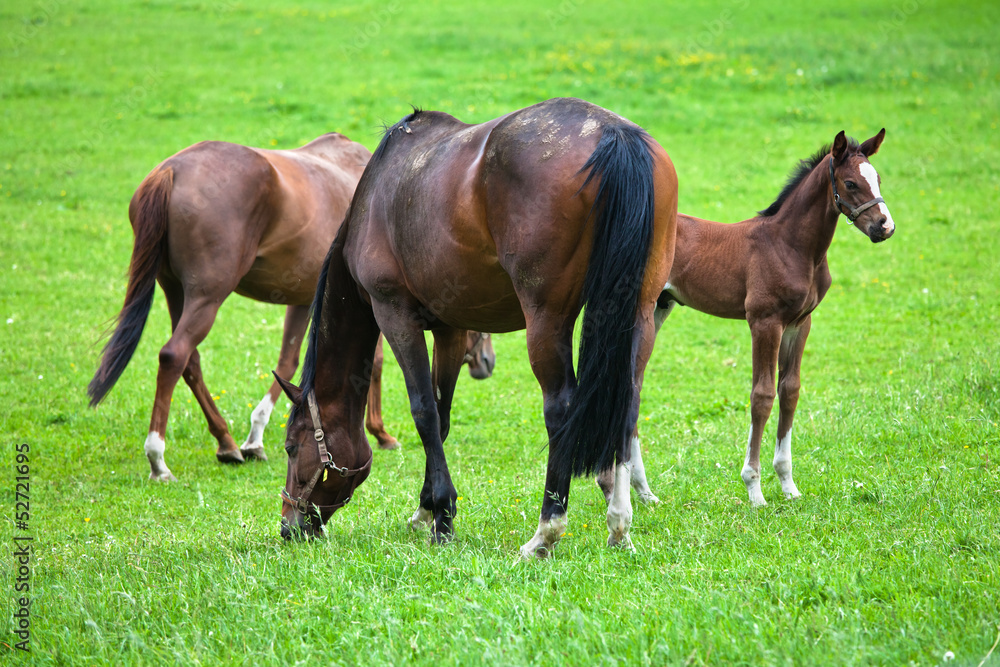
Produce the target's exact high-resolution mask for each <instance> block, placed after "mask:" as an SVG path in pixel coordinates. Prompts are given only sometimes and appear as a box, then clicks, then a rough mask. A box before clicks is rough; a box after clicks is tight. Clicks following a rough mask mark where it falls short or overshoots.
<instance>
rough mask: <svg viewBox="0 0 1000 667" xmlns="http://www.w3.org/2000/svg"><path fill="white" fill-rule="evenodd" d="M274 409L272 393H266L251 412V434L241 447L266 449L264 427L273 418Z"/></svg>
mask: <svg viewBox="0 0 1000 667" xmlns="http://www.w3.org/2000/svg"><path fill="white" fill-rule="evenodd" d="M272 410H274V401H272V400H271V394H270V393H267V394H264V398H262V399H261V401H260V403H258V404H257V407H256V408H254V409H253V412H252V413H250V434H249V435H247V439H246V442H244V443H243V445H242V446H241V447H240V449H264V428H265V427H266V426H267V422H269V421H270V420H271V411H272Z"/></svg>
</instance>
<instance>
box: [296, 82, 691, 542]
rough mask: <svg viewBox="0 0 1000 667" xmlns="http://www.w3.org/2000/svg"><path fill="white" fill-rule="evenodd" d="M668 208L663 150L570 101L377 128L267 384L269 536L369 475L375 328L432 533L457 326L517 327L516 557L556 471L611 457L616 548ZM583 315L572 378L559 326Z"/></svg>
mask: <svg viewBox="0 0 1000 667" xmlns="http://www.w3.org/2000/svg"><path fill="white" fill-rule="evenodd" d="M676 215H677V176H676V173H675V171H674V167H673V164H672V163H671V161H670V158H669V157H668V156H667V153H666V151H664V149H663V148H662V147H661V146H660V145H659V144H658V143H657V142H656V141H654V140H653V139H652V138H651V137H650V136H649V135H648V134H647V133H646V132H645V131H643V130H642V129H641V128H639V127H638V126H636V125H634V124H633V123H631V122H629V121H627V120H625V119H624V118H621V117H620V116H617V115H616V114H613V113H611V112H609V111H607V110H605V109H602V108H600V107H597V106H594V105H593V104H589V103H587V102H583V101H581V100H575V99H555V100H549V101H547V102H542V103H540V104H537V105H535V106H531V107H528V108H525V109H521V110H519V111H515V112H513V113H511V114H508V115H506V116H503V117H501V118H497V119H495V120H492V121H489V122H486V123H482V124H479V125H467V124H465V123H462V122H460V121H458V120H456V119H455V118H453V117H451V116H449V115H447V114H444V113H440V112H433V111H419V110H418V111H414V113H412V114H410V115H409V116H407V117H406V118H404V119H403V120H401V121H400V122H398V123H396V124H395V125H393V126H392V127H390V128H388V129H387V131H386V133H385V136H384V137H383V139H382V141H381V143H380V144H379V147H378V148H377V149H376V151H375V154H374V156H373V157H372V160H371V162H370V163H369V165H368V168H367V169H366V170H365V173H364V175H363V176H362V178H361V182H360V183H359V185H358V190H357V193H356V194H355V197H354V201H353V203H352V204H351V209H350V211H349V212H348V217H347V220H346V222H345V223H344V226H343V227H342V228H341V230H340V233H339V234H338V236H337V239H336V240H335V241H334V243H333V245H332V246H331V249H330V255H329V257H328V259H327V263H326V266H325V268H324V273H323V275H322V276H321V278H320V284H319V287H318V288H317V292H316V299H315V302H314V315H313V317H314V318H315V321H316V322H317V323H318V325H317V326H315V327H313V329H312V333H311V334H310V340H309V348H308V351H307V353H306V361H305V364H304V367H303V380H302V387H301V389H299V388H297V387H294V386H292V385H290V384H289V383H283V386H284V387H285V390H286V393H287V394H288V396H289V397H290V398H291V399H292V401H293V402H294V403H295V407H294V408H293V414H292V415H291V417H290V419H289V422H288V431H287V439H286V444H285V447H286V449H287V450H288V453H289V458H288V476H287V479H286V484H285V488H284V490H283V491H282V498H283V500H284V504H283V508H282V534H283V535H284V536H286V537H295V536H314V535H321V534H322V525H323V524H324V523H325V522H326V521H327V520H328V519H329V518H330V516H331V515H332V514H333V512H334V511H335V510H336V509H337V508H339V507H342V506H343V505H344V504H345V503H346V502H347V501H348V500H349V499H350V496H351V494H352V493H353V491H354V489H355V488H357V486H358V485H359V484H360V483H361V482H363V481H364V479H365V478H366V477H367V475H368V473H369V471H370V466H371V449H370V447H369V446H368V443H367V442H366V440H365V438H364V432H363V430H362V413H363V410H364V392H365V390H366V388H367V380H368V377H369V365H370V360H371V358H372V354H373V352H374V349H375V344H376V341H377V339H378V333H379V331H380V330H381V331H382V333H383V334H384V335H385V338H386V340H387V341H388V342H389V345H390V346H391V347H392V349H393V351H394V352H395V355H396V359H397V360H398V361H399V364H400V366H401V368H402V370H403V374H404V376H405V379H406V388H407V392H408V394H409V398H410V409H411V413H412V415H413V419H414V422H415V424H416V427H417V431H418V432H419V434H420V439H421V441H422V442H423V445H424V452H425V454H426V468H425V474H424V483H423V487H422V488H421V491H420V495H419V506H418V508H417V510H416V512H415V513H414V514H413V516H412V518H411V519H410V524H411V526H413V527H418V526H422V525H425V524H426V525H429V526H430V528H431V531H432V537H433V538H434V539H435V540H436V541H441V540H445V539H448V538H450V537H451V536H452V534H453V519H454V517H455V499H456V497H457V494H456V490H455V487H454V485H453V484H452V481H451V476H450V474H449V472H448V465H447V462H446V460H445V454H444V448H443V442H444V440H445V439H446V438H447V436H448V431H449V426H450V410H451V402H452V396H453V393H454V389H455V379H456V377H457V373H458V370H459V366H460V364H461V361H462V355H463V348H464V340H465V333H464V332H465V331H466V330H468V329H474V330H479V331H492V332H504V331H513V330H517V329H522V328H526V329H527V346H528V356H529V359H530V363H531V368H532V370H533V372H534V374H535V377H536V378H537V379H538V383H539V385H540V386H541V389H542V398H543V409H544V415H545V426H546V429H547V431H548V444H549V459H548V471H547V474H546V480H545V493H544V496H543V500H542V507H541V514H540V518H539V524H538V530H537V532H536V533H535V535H534V537H532V538H531V539H530V540H529V541H528V542H527V543H526V544H525V545H524V546H523V547H521V554H522V555H523V556H525V557H535V556H538V557H544V556H546V555H548V554H550V553H551V551H552V549H553V547H554V546H555V544H556V542H557V541H558V540H559V538H560V537H561V536H562V534H563V533H564V531H565V530H566V526H567V521H566V508H567V502H568V497H569V487H570V480H571V478H572V476H573V475H574V474H576V475H580V474H591V473H594V472H597V471H599V470H604V469H608V468H611V467H612V466H615V464H616V463H617V464H618V465H617V466H615V472H614V475H615V478H616V479H617V480H620V481H621V483H619V484H618V485H617V486H616V493H615V495H614V497H613V499H612V502H611V504H610V506H609V507H608V513H607V522H608V531H609V544H611V545H615V544H620V545H622V546H628V547H630V546H631V541H630V538H629V534H628V531H629V526H630V524H631V520H632V507H631V503H630V499H629V490H628V480H629V466H630V464H629V454H630V449H629V447H628V442H629V436H630V434H631V433H632V431H633V429H634V428H635V424H636V419H637V417H638V410H639V392H640V388H641V386H642V377H643V371H644V369H645V366H646V362H647V360H648V358H649V354H650V352H651V350H652V345H653V341H654V330H655V325H654V318H653V311H654V309H655V306H656V299H657V298H658V296H659V294H660V292H661V290H662V289H663V283H664V282H665V281H666V280H667V277H668V275H669V270H670V263H671V261H672V256H673V245H674V234H675V224H676ZM584 304H586V310H585V311H584V314H583V323H582V327H581V342H580V351H579V366H578V369H577V372H576V373H574V369H573V327H574V323H575V321H576V319H577V316H578V314H579V313H580V311H581V309H582V308H583V306H584ZM427 329H429V330H431V331H432V333H433V336H434V353H435V358H436V359H438V360H439V363H438V364H437V367H436V369H434V371H432V370H431V369H430V368H429V364H428V354H427V348H426V346H425V344H424V337H423V331H425V330H427ZM618 490H621V493H619V492H618Z"/></svg>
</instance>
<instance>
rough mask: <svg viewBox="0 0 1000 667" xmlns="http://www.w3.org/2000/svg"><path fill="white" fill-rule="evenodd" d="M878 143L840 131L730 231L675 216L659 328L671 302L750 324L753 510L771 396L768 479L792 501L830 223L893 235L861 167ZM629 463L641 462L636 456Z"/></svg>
mask: <svg viewBox="0 0 1000 667" xmlns="http://www.w3.org/2000/svg"><path fill="white" fill-rule="evenodd" d="M884 137H885V129H882V130H880V131H879V133H878V134H876V135H875V136H874V137H872V138H871V139H868V140H867V141H865V142H864V143H862V144H860V145H858V143H857V142H855V141H853V140H848V139H847V138H846V137H845V136H844V133H843V132H840V133H839V134H838V135H837V136H836V138H835V139H834V141H833V144H832V146H826V147H824V148H822V149H820V150H819V151H818V152H817V153H816V154H815V155H813V156H812V157H811V158H809V159H807V160H803V161H802V162H801V163H800V164H799V167H798V168H797V169H796V170H795V171H794V172H793V173H792V176H791V177H790V179H789V181H788V183H787V184H786V185H785V188H784V189H783V190H782V191H781V194H780V195H779V196H778V198H777V200H775V202H774V203H773V204H771V205H770V206H769V207H768V208H767V209H766V210H764V211H761V212H760V215H759V216H758V217H756V218H752V219H750V220H745V221H743V222H740V223H736V224H730V225H727V224H720V223H717V222H710V221H708V220H700V219H698V218H692V217H689V216H686V215H679V216H678V218H677V251H676V254H675V255H674V263H673V267H672V268H671V270H670V279H669V281H668V282H667V284H666V287H665V290H664V292H663V294H662V295H661V296H660V299H659V303H658V306H659V309H658V310H657V315H656V319H657V329H659V326H660V325H661V324H662V323H663V320H664V319H666V317H667V315H669V314H670V311H671V310H672V309H673V307H674V305H675V304H678V303H679V304H681V305H684V306H690V307H692V308H694V309H696V310H700V311H702V312H704V313H708V314H709V315H715V316H717V317H726V318H732V319H745V320H746V321H747V323H748V324H749V325H750V335H751V340H752V344H751V347H752V356H753V384H752V390H751V394H750V419H751V423H750V435H749V439H748V443H747V450H746V459H745V461H744V464H743V470H742V473H741V476H742V477H743V481H744V483H745V484H746V488H747V492H748V494H749V496H750V502H751V504H753V505H754V506H761V505H766V504H767V503H766V501H765V500H764V496H763V494H762V493H761V488H760V443H761V437H762V435H763V432H764V425H765V424H766V422H767V418H768V416H769V415H770V413H771V408H772V406H773V404H774V398H775V394H776V393H777V397H778V406H779V414H778V432H777V439H776V445H775V450H774V460H773V467H774V472H775V473H776V474H777V476H778V481H779V482H780V483H781V490H782V492H784V494H785V496H786V497H788V498H797V497H799V495H800V494H799V490H798V488H797V487H796V486H795V482H794V481H793V480H792V420H793V419H794V417H795V407H796V405H797V403H798V399H799V386H800V383H799V372H800V369H801V366H802V351H803V349H804V348H805V344H806V337H807V336H808V335H809V329H810V326H811V321H812V317H811V314H812V312H813V310H815V308H816V306H818V305H819V303H820V301H822V300H823V297H824V296H825V295H826V292H827V290H828V289H829V288H830V268H829V266H828V265H827V261H826V254H827V250H828V249H829V248H830V243H831V242H832V241H833V233H834V231H835V230H836V228H837V220H838V219H839V217H840V215H841V214H843V215H845V216H846V217H847V219H848V221H849V222H850V223H851V224H853V225H854V226H855V227H856V228H857V229H859V230H861V231H862V232H863V233H864V234H865V235H867V236H868V238H870V239H871V240H872V242H874V243H879V242H881V241H884V240H886V239H887V238H889V237H890V236H892V233H893V231H894V230H895V225H894V223H893V221H892V216H891V215H890V214H889V209H888V207H887V206H886V204H885V202H884V201H883V200H882V196H881V193H880V191H879V183H880V180H879V176H878V173H877V172H876V171H875V167H873V166H872V164H871V163H870V162H869V161H868V158H869V157H871V156H872V155H874V154H875V153H876V152H878V149H879V146H881V145H882V139H883V138H884ZM776 368H777V392H775V369H776ZM635 456H641V454H637V449H636V450H635V451H633V457H635ZM633 472H638V473H639V474H638V475H633V480H632V483H633V486H634V487H635V488H636V490H637V491H639V492H640V493H642V491H643V490H648V488H649V487H648V484H647V483H646V480H645V475H643V474H642V466H641V465H637V466H634V468H633ZM599 483H600V485H601V486H602V488H603V489H604V491H605V496H607V497H610V491H611V486H612V485H613V480H611V479H610V478H609V476H608V475H604V476H602V478H601V479H600V480H599Z"/></svg>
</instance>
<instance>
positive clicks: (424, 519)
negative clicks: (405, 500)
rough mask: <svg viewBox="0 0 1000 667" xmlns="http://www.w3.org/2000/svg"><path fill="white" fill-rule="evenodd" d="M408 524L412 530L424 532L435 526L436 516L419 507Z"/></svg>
mask: <svg viewBox="0 0 1000 667" xmlns="http://www.w3.org/2000/svg"><path fill="white" fill-rule="evenodd" d="M406 523H407V525H409V526H410V530H423V529H424V528H429V527H430V526H433V525H434V514H433V513H432V512H431V511H430V510H425V509H424V508H423V507H418V508H417V511H416V512H414V513H413V516H411V517H410V519H409V521H407V522H406Z"/></svg>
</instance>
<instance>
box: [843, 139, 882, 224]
mask: <svg viewBox="0 0 1000 667" xmlns="http://www.w3.org/2000/svg"><path fill="white" fill-rule="evenodd" d="M830 185H832V186H833V202H834V203H835V204H836V205H837V210H838V211H840V212H841V213H843V214H844V215H845V216H847V219H848V220H850V221H851V223H852V224H853V223H854V221H855V220H857V219H858V216H859V215H861V214H862V213H864V212H865V211H867V210H868V209H870V208H871V207H872V206H875V205H876V204H884V203H885V200H884V199H882V198H881V197H875V199H872V200H871V201H868V202H865V203H864V204H862V205H861V206H859V207H857V208H852V207H851V205H850V204H848V203H847V202H845V201H844V200H843V199H841V198H840V194H839V193H838V192H837V179H836V178H835V177H834V175H833V156H832V155H831V156H830ZM844 206H846V207H847V210H846V211H845V210H844V209H843V207H844Z"/></svg>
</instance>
